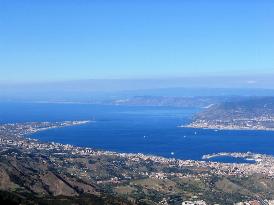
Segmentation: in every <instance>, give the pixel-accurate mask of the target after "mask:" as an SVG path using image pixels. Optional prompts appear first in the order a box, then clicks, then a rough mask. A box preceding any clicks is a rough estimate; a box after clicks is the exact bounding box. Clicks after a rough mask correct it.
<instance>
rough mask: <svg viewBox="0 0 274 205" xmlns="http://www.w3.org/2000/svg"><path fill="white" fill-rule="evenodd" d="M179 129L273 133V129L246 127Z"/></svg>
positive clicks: (194, 127)
mask: <svg viewBox="0 0 274 205" xmlns="http://www.w3.org/2000/svg"><path fill="white" fill-rule="evenodd" d="M177 127H179V128H191V129H203V130H217V131H223V130H224V131H225V130H227V131H272V132H273V131H274V128H248V127H237V128H231V127H225V126H224V127H214V126H193V125H179V126H177Z"/></svg>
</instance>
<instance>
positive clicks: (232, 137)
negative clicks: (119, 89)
mask: <svg viewBox="0 0 274 205" xmlns="http://www.w3.org/2000/svg"><path fill="white" fill-rule="evenodd" d="M199 111H200V110H199V109H184V108H174V107H134V106H108V105H89V104H53V103H52V104H51V103H0V123H8V122H30V121H64V120H95V122H91V123H89V124H85V125H80V126H74V127H65V128H60V129H52V130H47V131H43V132H40V133H36V134H34V135H33V138H36V139H40V140H41V141H44V142H52V141H54V142H60V143H65V144H72V145H77V146H84V147H92V148H96V149H101V150H111V151H117V152H127V153H144V154H153V155H159V156H164V157H175V158H178V159H194V160H201V157H202V156H203V155H204V154H210V153H217V152H247V151H250V152H255V153H264V154H270V155H274V132H270V131H217V132H216V131H214V130H203V129H191V128H180V127H178V126H179V125H183V124H187V123H188V122H190V121H191V118H192V117H193V116H194V115H195V113H197V112H199ZM219 160H220V159H219ZM227 160H228V158H225V159H224V161H227ZM228 161H229V162H231V159H229V160H228Z"/></svg>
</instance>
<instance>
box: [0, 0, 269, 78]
mask: <svg viewBox="0 0 274 205" xmlns="http://www.w3.org/2000/svg"><path fill="white" fill-rule="evenodd" d="M273 19H274V1H272V0H269V1H267V0H227V1H220V0H178V1H175V0H165V1H163V0H125V1H122V0H116V1H114V0H109V1H106V0H74V1H72V0H17V1H16V0H0V59H1V60H0V81H1V82H5V81H8V82H18V81H25V82H32V81H58V80H60V81H63V80H78V79H100V78H104V79H107V78H173V77H185V76H196V77H197V76H198V77H199V76H245V75H247V74H248V75H249V76H250V75H251V76H252V75H253V76H256V75H266V76H267V75H269V74H274V57H273V56H274V20H273Z"/></svg>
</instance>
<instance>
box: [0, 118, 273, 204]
mask: <svg viewBox="0 0 274 205" xmlns="http://www.w3.org/2000/svg"><path fill="white" fill-rule="evenodd" d="M86 123H92V122H91V121H65V122H52V123H51V122H30V123H14V124H2V125H0V136H1V138H0V142H1V144H0V147H1V158H6V159H8V158H10V157H14V158H16V159H17V160H18V159H22V156H23V155H25V154H26V155H28V154H31V155H34V156H36V157H38V156H39V158H40V157H42V161H41V162H42V163H43V164H52V165H53V166H54V167H55V169H57V170H58V172H59V173H67V174H69V175H70V176H71V177H76V178H78V179H81V180H84V181H93V182H94V183H95V184H96V186H99V187H100V188H102V189H109V187H110V186H112V187H115V189H114V190H112V191H114V192H116V193H118V194H121V195H124V194H127V195H130V191H126V190H131V191H132V193H134V192H136V191H134V190H135V189H136V187H138V186H145V187H147V188H148V187H150V186H151V188H152V189H154V190H158V191H159V193H160V192H163V194H162V196H163V198H162V199H161V200H160V199H157V200H156V201H158V202H157V203H159V204H178V203H181V204H193V205H194V204H197V205H204V204H207V203H206V202H205V201H204V198H203V194H202V193H200V192H201V191H199V192H198V193H195V192H196V191H189V193H184V195H185V196H186V197H185V198H188V200H185V201H183V199H182V198H180V199H173V198H172V197H170V198H169V199H167V198H166V197H164V196H165V195H166V193H169V195H172V194H171V193H176V188H175V187H176V186H175V184H176V183H178V182H179V181H188V182H189V181H190V182H191V183H195V184H196V183H198V184H201V183H209V185H210V183H212V182H211V181H212V180H213V178H216V177H218V178H224V177H232V178H233V177H236V178H237V179H242V178H249V177H253V176H256V175H260V176H262V177H263V179H264V180H267V181H273V180H274V158H273V157H272V156H268V155H263V154H253V153H216V154H208V155H204V156H203V157H202V158H201V160H200V161H194V160H180V159H175V158H164V157H160V156H153V155H144V154H141V153H136V154H134V153H117V152H111V151H102V150H96V149H93V148H86V147H77V146H72V145H68V144H60V143H55V142H49V143H46V142H41V141H39V140H37V139H33V138H32V137H31V134H33V133H37V132H41V131H44V130H48V129H57V128H61V127H66V126H77V125H83V124H86ZM18 151H19V152H18ZM20 153H21V154H20ZM20 155H22V156H21V157H20ZM220 156H230V157H235V158H245V159H247V160H253V161H254V163H219V162H213V161H210V159H212V158H216V157H220ZM99 159H100V160H99ZM98 160H99V161H98ZM91 161H93V163H95V164H97V163H99V164H100V166H99V167H101V174H98V172H97V173H96V169H97V168H96V169H94V165H92V164H90V162H91ZM148 165H149V166H150V167H151V168H150V169H148ZM104 169H107V170H109V169H110V170H109V171H103V170H104ZM104 172H107V173H105V174H103V173H104ZM252 180H253V179H252ZM162 182H165V183H166V184H167V185H168V184H170V185H168V187H169V188H168V187H167V188H163V187H162V188H159V187H160V186H163V185H158V186H159V187H157V186H156V184H157V183H162ZM224 182H225V180H224ZM219 183H220V184H221V183H223V182H221V181H220V182H219ZM265 183H268V182H265ZM154 186H156V187H154ZM199 186H200V185H199ZM211 186H212V185H211ZM219 186H221V185H219ZM107 187H108V188H107ZM192 192H194V193H192ZM196 194H198V196H197V195H196ZM182 195H183V194H182ZM199 195H201V196H199ZM270 195H271V194H270ZM151 196H154V195H153V194H152V195H151ZM160 196H161V194H160V195H159V197H160ZM256 200H257V202H255V201H256ZM267 200H269V201H267ZM270 200H272V199H271V198H262V197H260V196H256V197H255V199H253V200H250V201H251V202H248V201H247V202H244V201H243V202H241V203H240V201H239V203H238V204H250V205H253V204H262V205H263V204H273V201H270ZM235 203H236V202H235Z"/></svg>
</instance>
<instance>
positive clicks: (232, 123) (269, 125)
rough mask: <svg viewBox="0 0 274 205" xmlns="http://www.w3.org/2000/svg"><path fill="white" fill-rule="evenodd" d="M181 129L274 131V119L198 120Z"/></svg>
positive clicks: (267, 117)
mask: <svg viewBox="0 0 274 205" xmlns="http://www.w3.org/2000/svg"><path fill="white" fill-rule="evenodd" d="M181 127H188V128H202V129H216V130H268V131H274V117H273V116H260V117H254V118H251V119H250V118H239V119H232V120H207V119H197V120H195V121H194V122H192V123H190V124H189V125H183V126H181Z"/></svg>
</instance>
